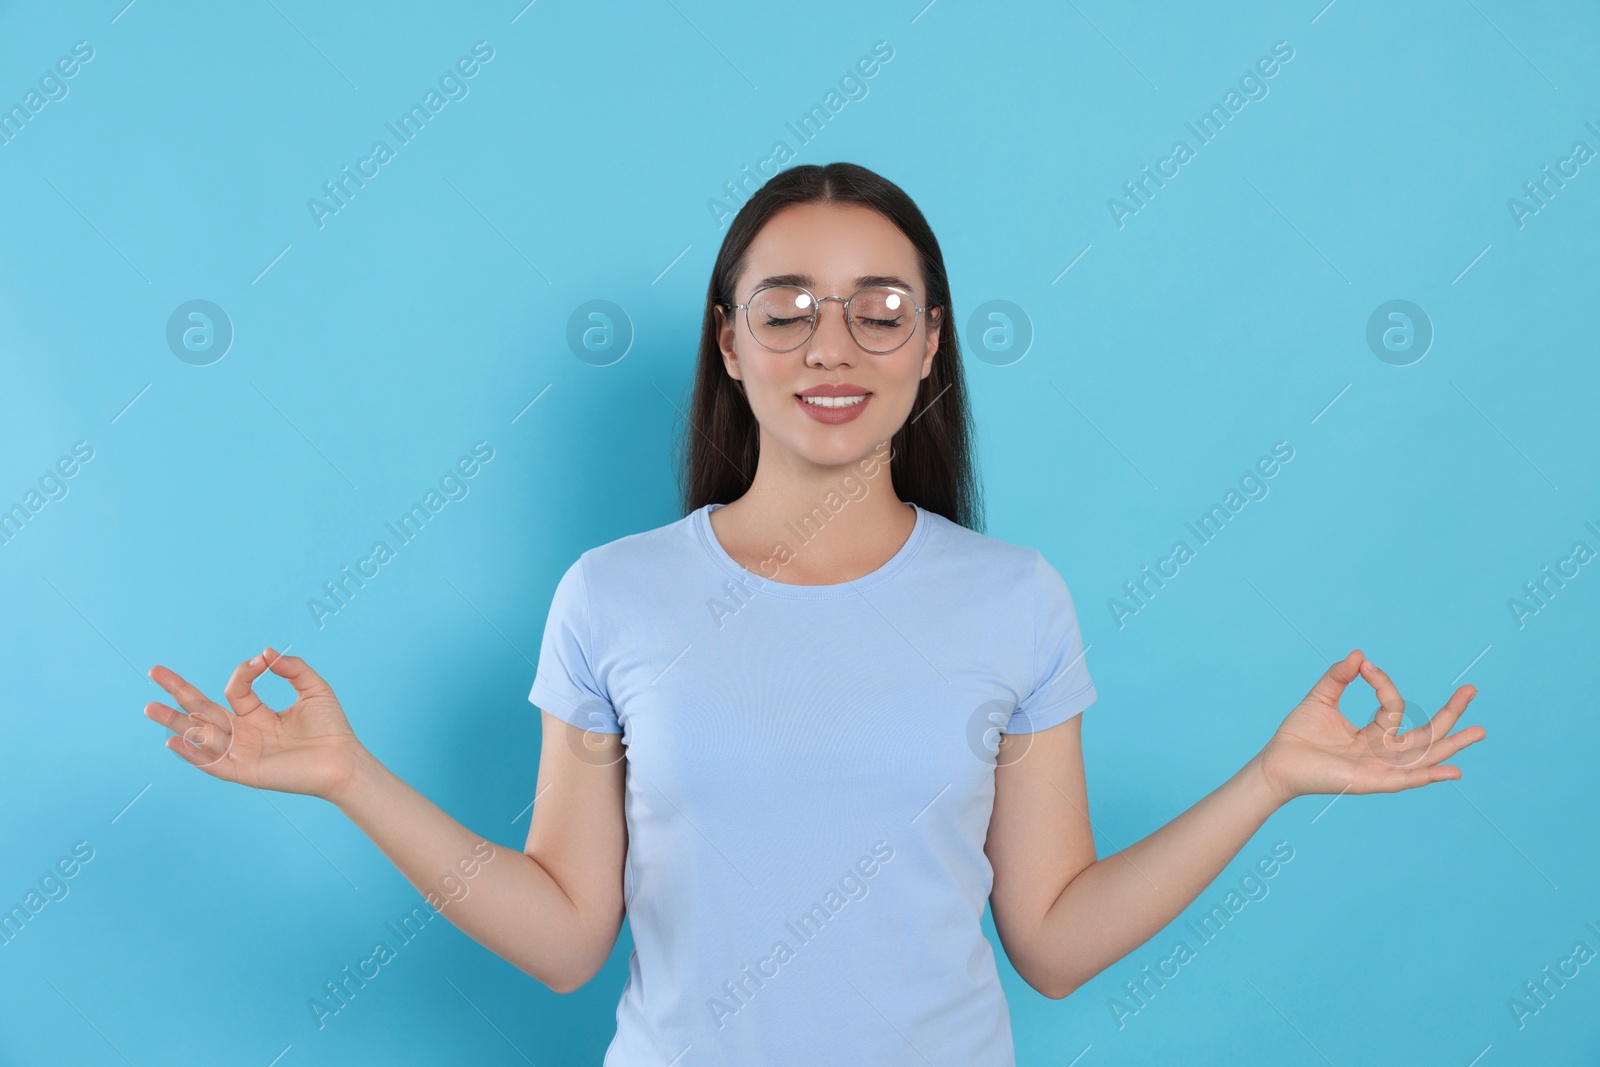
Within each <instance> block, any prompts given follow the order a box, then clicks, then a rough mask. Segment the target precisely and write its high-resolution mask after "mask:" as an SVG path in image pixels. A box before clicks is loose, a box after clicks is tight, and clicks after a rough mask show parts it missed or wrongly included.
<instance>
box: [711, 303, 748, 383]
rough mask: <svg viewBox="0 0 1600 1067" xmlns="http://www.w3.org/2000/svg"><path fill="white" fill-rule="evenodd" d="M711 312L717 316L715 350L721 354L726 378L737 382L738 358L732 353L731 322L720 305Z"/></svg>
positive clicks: (738, 378) (715, 306)
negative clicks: (726, 374)
mask: <svg viewBox="0 0 1600 1067" xmlns="http://www.w3.org/2000/svg"><path fill="white" fill-rule="evenodd" d="M712 311H713V313H714V314H715V315H716V316H717V349H718V350H719V351H720V352H721V353H722V366H723V368H724V369H725V370H727V372H728V377H730V378H732V379H734V380H735V381H739V380H741V379H740V377H739V357H738V356H737V355H736V354H735V353H734V351H733V322H732V320H731V319H729V318H728V313H727V309H726V308H724V307H723V306H722V305H721V304H716V305H714V306H713V307H712Z"/></svg>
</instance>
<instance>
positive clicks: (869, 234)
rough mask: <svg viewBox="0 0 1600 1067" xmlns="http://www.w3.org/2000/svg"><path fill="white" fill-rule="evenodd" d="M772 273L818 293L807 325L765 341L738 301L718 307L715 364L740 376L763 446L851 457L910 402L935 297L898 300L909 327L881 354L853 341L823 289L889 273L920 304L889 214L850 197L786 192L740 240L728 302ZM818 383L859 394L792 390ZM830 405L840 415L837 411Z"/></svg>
mask: <svg viewBox="0 0 1600 1067" xmlns="http://www.w3.org/2000/svg"><path fill="white" fill-rule="evenodd" d="M780 276H787V277H785V283H786V284H798V285H802V286H804V287H805V288H806V289H808V290H810V292H811V293H812V295H813V296H815V297H816V298H817V299H818V300H819V301H821V309H822V310H821V319H820V321H818V323H817V328H816V331H815V332H814V333H812V335H811V338H810V339H809V340H808V341H806V343H805V344H803V345H801V346H800V347H799V348H796V349H794V350H793V351H791V352H773V351H771V350H770V349H768V348H766V347H764V346H762V345H761V344H760V343H759V342H757V341H756V339H755V338H754V337H752V336H751V334H750V329H749V327H748V325H746V324H745V323H744V322H741V321H739V320H741V319H743V318H744V317H745V316H746V315H747V314H748V313H747V312H745V311H735V312H731V313H726V312H724V311H723V310H722V309H721V308H718V309H717V310H716V315H717V321H718V324H719V335H718V336H719V344H720V346H721V349H722V360H723V364H724V366H725V367H726V368H727V370H728V374H729V375H731V376H732V377H734V378H737V379H738V380H740V381H742V382H743V383H744V391H745V396H746V397H747V398H749V402H750V410H751V411H752V412H753V413H754V414H755V417H756V421H757V422H758V423H760V425H761V433H762V448H763V449H767V448H769V447H771V446H774V445H775V446H776V447H778V448H780V449H785V450H787V451H789V452H790V453H793V454H794V455H795V456H797V457H799V458H801V459H803V460H807V461H809V462H811V463H814V464H817V465H818V466H825V467H833V466H840V465H844V464H850V463H855V462H857V461H859V460H861V459H863V458H865V457H866V456H868V455H870V454H872V453H873V452H875V451H876V450H877V449H878V446H879V445H880V444H881V443H882V442H884V441H887V440H888V439H889V438H891V437H892V436H894V433H895V431H896V430H898V429H899V428H900V427H901V426H902V425H903V424H904V423H905V421H906V420H907V419H908V418H910V417H911V416H912V415H913V414H914V413H913V412H912V410H911V408H912V404H913V402H914V401H915V399H916V395H917V383H918V382H920V381H921V380H922V379H923V378H926V377H927V376H928V373H929V372H930V371H931V369H932V368H933V354H934V352H935V351H937V349H938V347H939V321H940V317H941V312H942V309H929V310H928V311H925V312H923V313H922V314H921V315H916V313H915V312H914V311H910V310H909V309H908V310H907V314H908V315H914V316H915V317H916V320H917V321H916V322H915V324H914V327H913V331H912V335H911V337H910V338H909V339H908V340H907V341H906V342H905V343H904V344H903V345H901V346H900V347H899V348H898V349H896V350H895V351H893V352H889V353H885V354H880V353H874V352H869V351H867V350H866V349H864V348H862V347H861V345H859V344H858V343H857V342H856V339H855V337H854V336H852V335H851V333H850V331H849V329H848V327H847V326H846V325H845V320H844V305H843V304H842V303H841V302H840V301H839V300H822V298H823V297H827V296H838V297H841V298H843V299H849V297H850V296H851V295H852V294H853V293H855V291H856V290H857V289H860V288H861V287H862V286H863V285H894V286H896V287H898V288H901V289H905V290H907V291H909V292H910V293H911V295H912V298H913V299H914V301H915V304H914V306H915V307H924V306H926V305H927V302H928V290H927V286H926V285H925V284H924V281H923V277H922V270H921V265H920V261H919V259H918V257H917V252H916V249H915V248H913V247H912V244H911V242H910V241H909V240H908V239H907V238H906V235H905V234H903V233H901V232H900V230H899V228H898V227H897V226H895V224H894V223H892V222H890V221H889V220H888V219H886V218H884V217H883V216H882V215H880V214H878V212H876V211H874V210H872V209H871V208H868V207H864V206H862V205H859V204H826V203H812V204H795V205H792V206H790V207H786V208H783V209H782V210H781V211H779V212H778V213H777V214H775V215H773V216H772V218H770V219H768V220H767V223H766V225H765V226H763V227H762V228H761V232H760V233H758V234H756V237H755V239H754V240H753V241H752V242H751V243H750V248H749V253H748V256H747V260H746V267H745V271H744V273H743V275H741V276H740V278H739V280H738V283H737V285H736V286H735V288H734V298H733V302H734V303H736V304H743V303H748V302H749V299H750V295H751V294H752V293H753V292H755V291H756V290H757V289H759V288H761V287H762V286H763V285H766V284H771V283H769V282H767V281H766V279H769V278H777V277H780ZM886 279H895V280H894V281H887V280H886ZM819 385H843V386H851V387H855V388H856V389H859V390H862V391H864V392H865V394H866V399H865V400H863V401H861V402H860V403H859V404H857V405H856V406H855V407H851V408H836V407H821V408H819V407H813V406H810V405H808V404H807V403H806V402H805V401H804V400H801V399H800V393H802V392H803V391H805V390H808V389H811V388H812V387H814V386H819ZM841 414H849V415H851V417H850V418H849V419H848V421H837V420H838V418H839V416H840V415H841ZM830 417H831V421H830Z"/></svg>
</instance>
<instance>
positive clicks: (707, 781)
mask: <svg viewBox="0 0 1600 1067" xmlns="http://www.w3.org/2000/svg"><path fill="white" fill-rule="evenodd" d="M721 506H722V505H720V504H709V505H706V506H705V507H702V508H700V509H698V510H696V511H694V512H692V513H691V514H689V515H687V516H685V517H684V518H682V519H679V520H677V521H676V522H673V523H670V524H668V525H666V526H661V527H658V528H656V529H652V530H647V531H644V532H642V533H637V534H633V535H630V536H627V537H623V538H620V539H618V540H615V541H612V542H610V543H608V544H605V545H601V546H600V547H598V548H593V549H590V550H589V551H587V552H585V553H583V555H582V556H581V557H580V558H579V559H578V560H577V561H576V562H575V563H573V564H572V566H571V567H570V568H569V569H568V570H567V572H566V574H565V575H564V576H563V577H562V579H561V581H560V583H559V584H558V585H557V587H556V591H555V596H554V599H553V602H552V604H551V607H550V615H549V620H548V622H547V623H546V626H545V631H544V638H543V643H542V645H541V648H540V652H539V666H538V670H537V672H536V676H535V680H534V683H533V689H532V692H531V693H530V694H529V698H528V699H529V700H530V701H532V702H533V703H534V704H535V705H536V706H537V707H539V708H541V709H543V710H545V711H548V712H550V713H551V714H552V715H554V716H556V717H557V718H560V719H562V720H564V721H566V722H569V723H571V724H573V725H575V726H579V727H582V728H583V729H585V730H591V731H599V732H601V733H619V732H620V733H621V734H622V740H623V743H624V745H625V753H626V755H625V759H626V763H627V767H626V780H627V787H626V797H625V801H624V806H625V811H626V817H627V827H628V850H627V862H626V866H625V870H624V879H623V893H624V897H625V899H626V901H627V913H628V922H629V926H630V928H631V929H632V933H633V940H634V950H633V955H632V957H631V958H630V960H629V964H628V966H629V975H628V980H627V984H626V985H625V986H624V988H623V991H622V999H621V1002H620V1004H619V1005H618V1007H617V1032H616V1036H615V1037H614V1038H613V1039H612V1041H611V1044H610V1047H609V1049H608V1051H607V1053H606V1058H605V1065H606V1067H666V1065H668V1064H671V1065H672V1067H713V1065H715V1067H724V1065H727V1067H755V1065H763V1067H785V1065H789V1064H794V1065H796V1067H802V1065H803V1067H821V1065H827V1067H833V1065H837V1064H856V1063H864V1064H874V1065H884V1064H917V1065H925V1064H929V1063H931V1064H937V1065H941V1067H942V1065H945V1064H949V1065H952V1067H1013V1064H1014V1063H1015V1059H1014V1054H1013V1051H1012V1043H1011V1025H1010V1015H1009V1013H1008V1011H1007V1009H1006V1002H1005V997H1004V995H1003V993H1002V990H1001V987H1000V982H999V977H998V973H997V971H996V968H995V959H994V953H993V951H992V949H991V948H990V944H989V941H988V940H987V939H986V938H985V937H984V934H983V929H982V925H981V923H982V917H983V911H984V904H985V902H986V901H987V900H988V897H989V891H990V888H991V886H992V883H993V872H992V870H991V868H990V865H989V862H988V858H987V857H986V856H985V855H984V852H983V844H984V839H985V837H986V836H987V834H988V828H989V815H990V812H991V810H992V808H993V804H994V774H995V759H996V753H997V751H998V744H999V738H998V734H999V733H1000V732H1008V733H1028V732H1033V731H1038V730H1043V729H1047V728H1049V727H1051V726H1055V725H1057V724H1058V723H1061V722H1064V721H1065V720H1067V719H1069V718H1071V717H1072V716H1073V715H1076V714H1078V713H1079V712H1081V711H1083V710H1084V709H1085V708H1087V707H1088V706H1089V705H1090V704H1091V703H1093V701H1094V699H1095V690H1094V685H1093V683H1092V682H1091V681H1090V679H1089V672H1088V669H1087V667H1086V666H1085V665H1084V661H1083V644H1082V640H1081V637H1080V635H1079V632H1078V622H1077V617H1076V614H1075V612H1074V609H1073V602H1072V597H1071V594H1070V593H1069V592H1068V590H1067V586H1066V584H1065V582H1063V581H1062V579H1061V576H1060V575H1059V574H1058V573H1057V572H1056V570H1055V568H1053V567H1052V566H1051V565H1050V563H1049V562H1048V561H1046V560H1045V558H1044V556H1043V555H1041V554H1040V553H1039V552H1038V551H1037V550H1036V549H1032V548H1025V547H1020V546H1017V545H1012V544H1008V543H1006V542H1004V541H1000V540H997V539H995V538H992V537H989V536H987V535H984V534H980V533H977V532H975V531H972V530H969V529H967V528H966V527H964V526H960V525H958V524H956V523H954V522H951V521H950V520H948V519H946V518H944V517H942V516H940V515H938V514H937V513H935V512H930V511H926V510H924V509H922V508H920V507H918V508H916V512H917V518H916V525H915V528H914V529H913V530H912V532H911V536H910V537H909V538H908V539H907V540H906V543H905V544H904V545H903V546H902V547H901V548H900V549H899V551H898V552H896V553H895V555H894V556H893V558H891V559H890V560H889V561H888V562H887V563H885V564H884V565H883V566H882V567H880V568H878V569H877V570H876V571H874V572H872V573H871V574H868V575H866V576H864V577H862V578H859V579H857V580H855V581H853V582H845V583H842V584H838V585H822V586H816V585H812V586H804V585H791V584H788V583H780V582H773V581H770V580H767V579H765V578H763V577H762V576H760V575H758V574H756V573H754V572H752V571H748V570H745V569H744V568H743V567H741V566H740V565H739V564H738V563H737V562H735V561H734V559H733V558H732V557H731V556H729V555H728V553H727V552H726V551H725V550H724V549H723V548H722V546H721V544H719V543H718V541H717V539H716V537H715V536H714V535H713V533H712V529H711V523H710V519H709V518H708V516H709V514H710V512H711V511H713V510H715V509H716V508H718V507H721ZM830 516H831V513H830V512H829V511H828V509H826V508H822V507H819V508H818V509H817V510H816V511H814V512H813V513H812V514H811V515H810V516H809V517H808V518H807V520H806V522H805V523H802V522H800V521H798V520H797V521H796V523H795V524H793V526H792V527H791V531H792V533H793V535H794V536H793V537H792V538H788V539H787V540H786V545H785V548H786V550H787V551H789V552H794V553H796V554H799V553H804V551H805V548H804V542H805V541H806V540H807V539H809V537H811V536H825V535H826V531H825V530H823V529H822V527H823V526H824V525H825V523H826V522H827V521H828V519H829V518H830ZM819 530H820V531H821V533H820V534H819ZM783 558H786V557H783V556H781V555H780V556H779V557H778V559H780V560H781V559H783ZM778 573H781V572H778Z"/></svg>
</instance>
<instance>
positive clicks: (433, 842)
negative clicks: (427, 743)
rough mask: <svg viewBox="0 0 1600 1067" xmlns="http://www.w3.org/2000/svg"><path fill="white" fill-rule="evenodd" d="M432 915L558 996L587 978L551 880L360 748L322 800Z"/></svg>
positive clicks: (580, 941) (566, 905)
mask: <svg viewBox="0 0 1600 1067" xmlns="http://www.w3.org/2000/svg"><path fill="white" fill-rule="evenodd" d="M328 799H329V800H330V801H331V802H333V803H334V804H335V805H336V806H337V807H338V808H339V810H341V811H343V812H344V813H345V814H346V815H348V816H349V817H350V819H351V820H352V821H353V822H354V823H355V824H356V825H357V826H359V827H360V828H361V829H362V830H363V831H365V833H366V834H367V836H368V837H370V838H372V840H373V842H374V843H375V844H376V845H377V846H378V848H379V849H381V850H382V851H383V854H384V855H385V856H387V857H388V858H389V859H390V861H392V862H393V863H394V865H395V866H396V867H398V868H399V869H400V872H401V873H402V874H404V875H405V876H406V880H407V881H409V882H410V883H411V884H412V885H413V886H415V887H416V889H417V891H418V892H420V893H422V894H423V896H424V897H425V898H426V899H427V900H428V902H429V904H430V905H431V906H433V907H434V908H435V909H436V910H437V911H438V913H439V914H440V915H443V916H444V917H445V918H447V919H449V920H450V921H451V922H452V923H454V924H455V925H456V926H457V927H459V928H460V929H461V930H462V931H463V932H465V933H466V934H467V935H468V936H470V937H471V938H472V939H473V940H475V941H477V942H478V943H479V944H481V945H483V946H484V947H485V948H488V949H490V950H491V951H493V952H494V953H495V954H497V955H499V956H501V957H503V958H504V959H506V960H507V961H509V962H510V963H512V964H513V965H515V966H516V967H518V968H520V969H521V970H523V971H525V972H526V973H528V974H530V975H532V976H533V977H534V978H537V979H538V980H539V981H541V982H543V983H544V984H545V985H547V986H549V987H550V988H551V989H553V990H555V991H556V992H558V993H565V992H570V991H571V990H573V989H576V988H577V987H578V986H580V985H582V984H583V982H585V981H587V980H588V978H589V977H590V975H591V974H592V973H593V971H594V970H595V969H596V965H595V962H594V959H593V956H594V953H595V949H594V945H595V943H596V942H595V938H594V937H591V936H586V934H585V930H586V927H585V924H584V920H583V916H582V915H581V914H580V913H579V911H578V909H577V908H576V907H575V906H574V904H573V903H572V901H571V900H570V899H569V898H568V897H567V895H566V893H565V892H564V891H563V890H562V888H561V887H560V885H559V884H557V882H556V881H555V879H554V878H552V877H551V875H550V874H549V872H547V871H546V870H545V869H544V868H543V867H541V866H540V865H539V863H538V862H537V861H536V860H534V859H533V857H531V856H529V855H528V854H527V853H525V852H521V851H518V850H517V849H511V848H503V847H500V846H496V845H495V844H494V843H493V842H489V841H486V840H485V839H484V838H483V837H482V836H480V835H479V834H476V833H474V832H472V831H471V830H469V829H467V828H466V827H465V826H463V825H461V823H459V822H457V821H456V820H455V819H453V818H451V817H450V816H449V815H447V814H446V813H445V812H444V811H442V810H441V809H440V808H439V807H438V806H437V805H435V804H434V803H433V802H432V801H430V800H429V799H428V798H427V797H425V796H423V795H422V794H421V793H419V792H417V790H415V789H413V788H412V787H411V786H409V785H407V784H406V783H405V782H404V781H402V780H401V779H400V778H399V777H398V776H396V775H395V774H394V773H393V772H392V771H390V770H389V769H388V768H387V767H385V766H384V765H383V764H382V763H381V762H379V761H378V759H377V757H375V756H373V755H371V753H368V752H366V751H365V750H362V753H361V755H360V756H358V757H357V764H356V769H355V773H354V775H353V776H352V778H351V780H350V782H349V784H348V786H346V787H345V788H344V789H342V790H341V791H340V792H339V793H338V794H336V795H334V796H330V797H329V798H328Z"/></svg>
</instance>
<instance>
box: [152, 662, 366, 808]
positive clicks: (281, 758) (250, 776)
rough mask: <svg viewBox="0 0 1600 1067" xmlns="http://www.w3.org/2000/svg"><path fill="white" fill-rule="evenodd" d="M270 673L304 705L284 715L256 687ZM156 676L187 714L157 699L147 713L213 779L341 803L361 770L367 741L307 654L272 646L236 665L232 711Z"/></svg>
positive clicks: (160, 671)
mask: <svg viewBox="0 0 1600 1067" xmlns="http://www.w3.org/2000/svg"><path fill="white" fill-rule="evenodd" d="M269 668H270V669H271V671H272V673H274V674H276V675H278V676H280V677H282V678H286V679H288V681H289V684H290V685H292V686H294V691H295V695H296V697H297V699H296V700H295V702H294V703H293V704H291V705H290V706H289V707H287V708H285V709H284V710H283V711H281V712H277V711H273V710H272V709H271V708H269V707H267V706H266V705H265V704H263V703H262V702H261V698H260V697H258V696H256V694H255V692H254V691H253V690H252V689H251V688H250V686H251V684H252V683H253V682H254V681H255V680H256V679H257V678H259V677H260V676H261V673H262V672H263V671H265V670H268V669H269ZM150 678H151V679H152V680H153V681H154V682H155V683H156V684H157V685H159V686H160V687H161V688H162V689H165V690H166V691H167V692H168V693H171V694H172V696H173V697H174V698H175V699H176V700H177V702H178V704H179V705H181V706H182V708H183V711H181V712H180V711H178V710H177V709H175V708H172V707H169V706H168V705H166V704H161V703H158V702H155V701H152V702H150V703H149V704H146V705H145V708H144V713H145V715H146V716H148V717H149V718H152V719H154V720H155V721H156V722H159V723H161V724H162V725H163V726H165V727H167V728H168V729H169V730H171V731H173V733H174V734H176V735H178V736H176V737H169V738H167V742H166V744H167V747H168V748H170V749H172V751H174V752H176V753H177V754H178V755H180V756H182V757H183V758H184V759H185V760H188V761H189V762H190V763H192V764H194V766H196V767H198V768H200V769H201V770H202V771H205V772H206V773H207V774H209V775H211V776H212V777H213V778H221V779H222V780H223V781H225V782H239V783H241V784H243V785H250V786H255V787H257V788H259V789H274V790H277V791H278V792H282V793H304V794H307V795H309V796H314V797H322V798H323V799H333V798H334V797H336V796H337V795H338V793H339V791H340V790H342V789H343V788H344V787H345V786H346V785H348V784H349V782H350V779H351V777H352V775H353V774H354V772H355V768H356V763H357V759H358V757H359V756H360V755H361V753H362V748H361V743H360V742H359V741H357V740H356V735H355V733H354V731H352V730H351V729H350V723H349V720H347V719H346V718H345V714H344V709H343V708H341V707H340V706H339V701H338V698H336V697H335V696H334V695H333V690H332V689H331V688H329V686H328V683H327V682H325V681H323V680H322V677H321V676H320V675H318V674H317V672H316V671H314V670H312V669H311V668H310V667H309V666H307V665H306V662H305V660H303V659H301V658H300V657H299V656H280V655H278V654H277V653H276V652H274V651H273V650H272V649H271V648H268V649H266V650H265V651H264V652H262V654H261V655H259V656H256V657H254V658H252V659H248V660H246V661H244V662H243V663H241V664H239V665H238V666H237V667H235V668H234V671H233V676H232V677H230V678H229V679H228V685H227V687H226V688H225V689H224V690H223V691H222V692H223V696H224V697H226V698H227V701H228V705H229V707H231V708H232V709H233V711H232V712H231V713H230V712H229V711H228V710H227V708H224V707H222V706H221V705H219V704H216V703H214V702H212V701H211V700H210V699H208V698H207V697H206V695H205V694H204V693H202V692H200V690H198V689H196V688H195V687H194V686H192V685H190V684H189V683H188V682H187V681H185V680H184V679H183V678H182V677H181V676H180V675H178V674H177V673H175V672H174V671H170V670H168V669H167V668H165V667H161V666H156V667H152V668H150Z"/></svg>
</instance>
